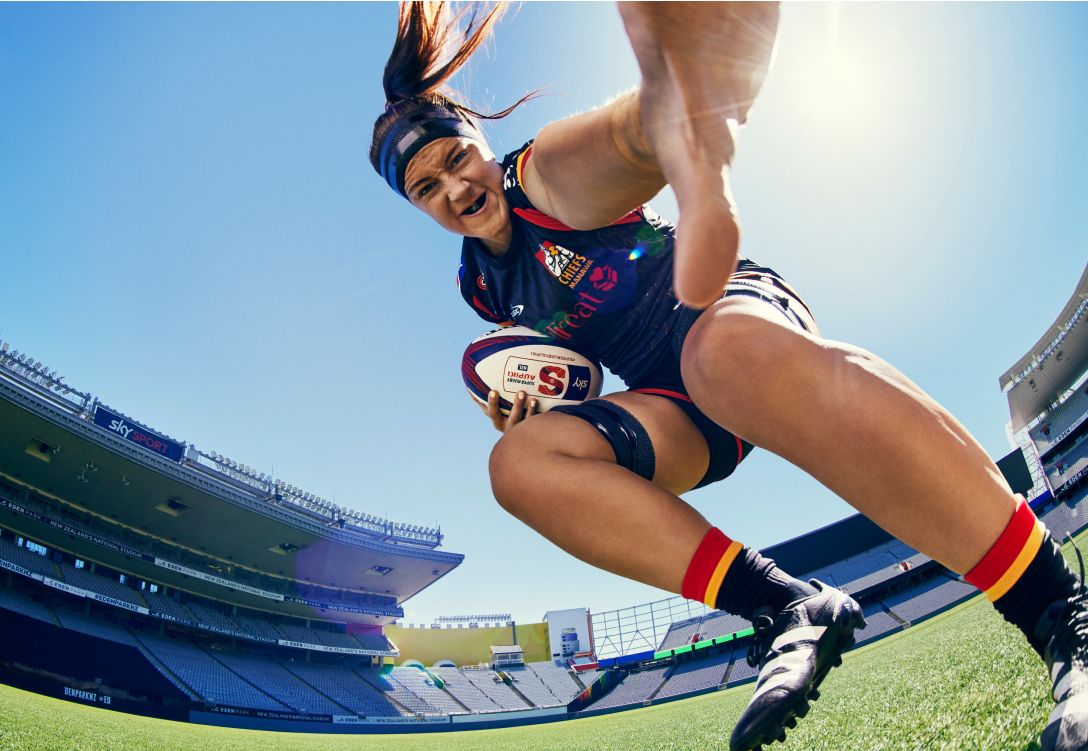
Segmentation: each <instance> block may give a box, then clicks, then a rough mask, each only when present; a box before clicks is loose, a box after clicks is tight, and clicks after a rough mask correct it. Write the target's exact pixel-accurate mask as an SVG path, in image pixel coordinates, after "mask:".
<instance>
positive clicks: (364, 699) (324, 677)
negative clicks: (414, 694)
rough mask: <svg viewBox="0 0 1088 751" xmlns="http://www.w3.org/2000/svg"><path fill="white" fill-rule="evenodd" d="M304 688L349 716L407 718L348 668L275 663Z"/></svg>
mask: <svg viewBox="0 0 1088 751" xmlns="http://www.w3.org/2000/svg"><path fill="white" fill-rule="evenodd" d="M277 662H278V663H279V664H280V665H281V666H283V667H284V668H286V669H287V670H289V671H291V672H292V673H293V674H294V675H295V676H296V677H297V678H299V679H300V680H301V681H302V682H303V683H305V684H306V685H307V686H310V687H311V688H312V689H314V690H315V691H317V692H318V693H319V694H321V695H322V696H327V697H328V698H329V699H331V700H332V701H335V702H336V703H337V704H339V705H341V706H343V707H347V708H348V710H349V712H351V713H352V714H356V715H360V716H367V717H369V716H375V717H397V716H400V715H405V714H410V713H409V712H408V711H407V710H405V709H404V708H403V707H398V706H397V705H396V704H394V703H393V702H391V701H390V700H389V697H387V696H386V695H385V694H383V693H381V692H380V691H378V690H376V689H375V688H373V687H372V686H371V685H370V684H369V683H367V682H365V681H364V680H362V679H361V678H360V677H359V676H358V675H356V674H355V673H354V672H353V671H351V670H350V669H349V668H346V667H344V666H342V665H321V664H319V663H308V662H301V663H299V662H292V661H289V660H277Z"/></svg>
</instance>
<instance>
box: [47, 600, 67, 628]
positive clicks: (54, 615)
mask: <svg viewBox="0 0 1088 751" xmlns="http://www.w3.org/2000/svg"><path fill="white" fill-rule="evenodd" d="M45 609H46V612H48V613H49V617H50V618H52V619H53V625H54V626H56V627H57V628H64V624H62V623H61V622H60V618H58V617H57V611H55V610H53V606H52V605H50V604H49V603H48V602H47V603H46V604H45Z"/></svg>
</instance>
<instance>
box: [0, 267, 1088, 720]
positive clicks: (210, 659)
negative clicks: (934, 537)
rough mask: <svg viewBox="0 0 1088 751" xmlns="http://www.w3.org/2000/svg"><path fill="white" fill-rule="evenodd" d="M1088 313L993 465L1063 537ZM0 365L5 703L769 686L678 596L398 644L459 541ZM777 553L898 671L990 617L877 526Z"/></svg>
mask: <svg viewBox="0 0 1088 751" xmlns="http://www.w3.org/2000/svg"><path fill="white" fill-rule="evenodd" d="M1086 298H1088V269H1086V270H1085V272H1084V274H1083V275H1082V276H1081V279H1080V282H1079V284H1078V286H1077V289H1076V292H1075V293H1074V294H1073V296H1072V297H1071V298H1070V300H1069V301H1068V303H1067V304H1066V306H1065V308H1064V309H1063V311H1062V313H1061V314H1060V316H1059V317H1058V320H1057V322H1056V323H1055V324H1054V326H1053V327H1051V328H1050V329H1048V330H1047V331H1046V332H1045V333H1044V334H1043V336H1042V337H1041V338H1040V340H1039V341H1038V342H1037V343H1036V345H1035V346H1034V347H1033V348H1032V349H1031V350H1030V351H1029V352H1028V353H1027V354H1025V355H1024V357H1022V358H1021V359H1020V360H1019V361H1018V362H1017V363H1016V364H1015V365H1013V366H1012V367H1011V368H1010V369H1009V370H1008V371H1007V372H1006V373H1004V374H1002V376H1001V378H1000V384H1001V387H1002V389H1003V390H1004V392H1005V393H1006V396H1007V398H1008V402H1009V407H1010V416H1011V419H1010V421H1009V423H1008V426H1007V429H1008V432H1009V435H1010V438H1011V439H1012V440H1014V441H1015V443H1016V446H1017V448H1015V449H1014V450H1013V451H1012V452H1011V453H1010V454H1009V455H1008V456H1006V457H1004V458H1003V459H1002V460H1001V461H1000V462H999V465H998V466H999V467H1000V468H1001V470H1002V472H1003V473H1004V474H1005V476H1006V479H1007V480H1008V481H1009V483H1010V485H1011V486H1012V487H1013V488H1014V489H1015V490H1017V491H1019V492H1023V493H1025V495H1026V497H1027V498H1028V499H1029V501H1030V503H1031V505H1032V506H1033V508H1034V509H1035V511H1036V513H1037V514H1039V515H1040V516H1041V518H1042V519H1043V520H1044V521H1045V523H1046V524H1047V526H1048V527H1049V528H1050V529H1051V530H1052V532H1053V533H1054V534H1055V536H1060V537H1064V536H1066V535H1070V536H1071V535H1076V534H1077V533H1079V532H1080V531H1081V530H1082V529H1083V528H1084V527H1086V526H1088V514H1082V513H1081V512H1082V511H1084V510H1086V509H1088V502H1086V501H1085V499H1086V498H1088V487H1085V482H1084V480H1085V479H1086V478H1088V389H1086V386H1085V382H1086V381H1088V336H1086V335H1085V334H1084V327H1083V326H1078V324H1080V323H1082V321H1083V318H1084V315H1085V312H1086V311H1088V300H1086ZM0 351H2V353H3V354H2V360H0V364H2V368H0V424H2V425H3V426H4V427H3V430H2V431H0V507H2V509H3V512H4V516H3V521H2V522H0V567H2V568H3V569H4V573H5V579H4V581H3V588H2V589H0V608H2V616H3V620H2V621H0V629H2V631H0V650H2V651H0V678H2V680H3V682H4V683H5V684H7V685H8V686H11V687H15V688H18V689H21V690H23V691H27V692H34V693H36V694H41V695H43V696H49V697H54V698H56V699H62V700H64V701H67V702H70V703H74V704H81V705H87V706H93V707H95V708H96V709H98V710H103V711H112V712H117V713H125V714H132V715H143V716H146V717H151V718H159V719H162V720H170V721H174V722H183V723H191V724H197V725H211V726H218V727H222V728H239V729H248V730H260V731H284V732H292V733H350V734H374V733H434V732H451V731H463V730H480V729H496V728H505V727H515V726H521V725H536V724H541V723H552V722H557V721H567V720H577V719H582V718H590V717H599V716H602V715H608V714H613V713H619V712H627V711H630V710H638V709H642V708H645V707H651V706H655V705H661V704H668V703H671V702H675V701H681V700H685V699H691V698H693V697H697V696H700V695H703V694H710V693H718V692H720V691H728V690H729V689H731V688H734V687H740V686H743V685H744V684H748V683H751V682H753V681H754V680H755V679H756V672H757V671H756V669H754V668H752V667H750V666H749V665H748V664H747V662H746V661H745V654H746V652H747V648H748V640H749V638H750V637H751V635H752V628H751V624H750V623H748V622H747V621H744V620H743V619H741V618H739V617H737V616H732V615H728V614H725V613H719V612H716V611H712V610H709V609H708V608H706V606H703V605H701V604H697V603H693V602H691V601H688V600H684V599H683V598H680V597H675V598H672V599H668V600H663V601H658V602H652V603H647V604H644V605H637V606H634V607H631V608H625V609H621V610H613V611H605V612H595V611H593V610H591V609H574V610H570V609H567V610H552V611H547V612H546V614H545V616H544V618H543V619H542V621H541V622H539V623H529V624H517V623H515V622H513V621H511V620H509V618H510V616H509V615H505V614H494V615H469V616H459V617H457V616H455V617H446V618H440V619H438V620H436V622H435V623H432V624H411V623H408V624H405V623H404V622H403V619H404V611H403V604H404V603H405V601H407V600H409V599H410V598H412V597H413V596H415V595H417V594H418V593H420V592H421V591H423V590H424V589H426V588H427V587H431V586H442V584H441V579H442V577H443V576H445V575H446V574H448V573H449V572H450V571H452V570H453V569H455V568H456V567H457V566H458V565H459V564H460V563H461V562H462V560H463V558H464V556H463V555H460V554H456V553H449V552H445V551H443V550H440V549H439V548H441V547H442V542H443V535H442V533H441V531H440V530H438V529H435V528H424V527H420V526H417V525H412V524H407V523H404V522H399V521H391V520H388V519H382V518H377V517H375V516H372V515H369V514H365V513H362V512H360V511H358V510H354V509H349V508H345V507H340V506H336V505H335V504H332V503H329V502H328V501H327V500H325V499H322V498H318V497H315V496H314V495H313V494H312V493H309V492H307V491H306V490H304V489H300V488H298V487H296V486H294V485H292V484H289V483H286V482H284V481H283V480H281V479H278V478H271V477H267V476H265V474H264V473H255V472H254V471H253V470H252V469H250V467H249V465H247V464H245V463H240V462H238V461H235V460H233V459H231V458H229V457H224V456H222V455H221V454H217V453H214V452H212V453H205V452H203V451H201V450H199V449H197V448H196V447H195V446H194V445H193V444H191V443H188V442H185V441H180V440H177V439H174V438H171V437H169V436H168V435H167V434H166V433H165V432H163V431H159V430H155V429H152V428H150V427H147V426H145V425H143V424H142V423H140V422H139V421H138V420H136V419H135V418H133V417H131V416H129V415H128V414H126V413H125V412H124V411H122V409H120V408H115V407H112V406H106V405H104V404H102V403H100V402H98V401H97V400H95V399H93V397H91V396H90V394H88V393H85V392H83V391H80V390H79V389H78V388H76V387H74V386H72V385H69V384H65V383H63V381H62V380H61V379H59V378H57V375H56V371H52V372H50V370H49V369H48V368H47V367H44V366H43V365H42V364H41V363H40V362H37V361H35V359H34V357H33V356H28V355H27V354H26V353H25V352H20V351H19V350H17V349H14V348H13V345H12V344H9V343H7V342H5V343H3V345H2V347H0ZM241 527H245V528H246V529H248V530H250V531H249V533H248V534H247V535H245V536H244V537H238V536H237V535H236V534H234V533H233V530H235V529H238V528H241ZM763 552H764V553H766V554H767V555H768V556H771V557H773V558H774V559H775V560H776V561H777V562H778V564H779V565H780V566H781V567H782V568H783V569H785V570H786V571H789V572H795V573H796V574H798V575H803V576H804V577H805V578H816V579H819V580H821V581H823V582H826V583H829V584H832V585H833V586H836V587H838V588H839V589H841V590H843V591H845V592H848V593H849V594H851V595H852V596H853V597H854V598H855V599H856V600H857V601H858V602H859V603H861V604H862V606H863V608H864V612H865V617H866V621H867V624H868V625H867V626H866V628H865V629H864V630H863V631H861V632H860V638H859V639H858V645H857V646H858V647H863V646H865V645H874V647H875V648H876V649H887V650H895V649H896V644H902V642H901V641H898V642H897V641H896V640H894V639H888V637H893V636H896V635H902V634H904V633H910V631H911V630H912V629H915V628H917V627H918V626H919V625H920V624H924V623H925V622H927V621H928V620H929V619H932V618H934V617H935V616H939V615H941V614H942V613H945V612H946V611H949V610H951V609H955V608H957V606H960V605H966V606H967V607H970V603H973V602H977V601H978V600H979V598H980V597H981V595H980V593H979V592H978V591H977V590H976V589H975V588H974V587H972V586H971V585H969V584H966V583H965V582H964V581H963V580H962V577H958V576H956V575H955V574H953V573H952V572H950V571H949V570H947V569H946V568H944V567H943V566H941V565H940V564H939V563H937V562H936V561H933V560H931V559H930V558H928V557H926V556H925V555H922V554H920V553H918V552H917V551H915V550H914V549H912V548H910V547H909V546H907V545H905V544H904V543H901V542H899V541H898V540H895V539H894V538H892V537H891V536H890V535H888V534H887V533H885V532H883V531H882V530H881V529H880V528H878V527H877V526H876V525H874V524H873V523H872V522H870V521H868V520H867V519H865V518H864V517H862V516H860V515H855V516H852V517H848V518H846V519H843V520H842V521H840V522H837V523H835V524H832V525H830V526H827V527H824V528H822V529H818V530H814V531H812V532H810V533H808V534H806V535H803V536H801V537H798V538H795V539H792V540H788V541H785V542H782V543H780V544H778V545H775V546H772V547H771V548H768V549H766V550H765V551H763ZM360 572H361V574H360ZM964 612H970V611H964ZM885 640H887V641H888V642H889V645H888V646H886V647H884V646H883V642H884V641H885ZM28 696H29V695H28ZM12 700H13V697H11V696H9V697H8V699H7V701H12Z"/></svg>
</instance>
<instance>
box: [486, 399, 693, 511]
mask: <svg viewBox="0 0 1088 751" xmlns="http://www.w3.org/2000/svg"><path fill="white" fill-rule="evenodd" d="M601 398H602V399H604V400H607V401H609V402H612V403H613V404H617V405H619V406H620V407H623V408H624V409H625V410H627V411H628V412H630V413H631V414H632V415H633V416H634V417H635V419H637V420H638V421H639V422H640V423H642V426H643V427H644V428H645V429H646V432H647V433H648V434H649V437H650V441H651V443H652V444H653V449H654V477H653V483H654V484H655V485H657V486H658V487H660V488H662V489H664V490H667V491H669V492H670V493H673V494H675V495H680V494H681V493H685V492H687V491H688V490H691V489H692V488H693V487H695V485H696V484H697V483H698V482H699V481H700V480H701V479H702V477H703V475H704V474H705V473H706V470H707V466H708V464H709V461H710V453H709V449H708V448H707V444H706V440H705V439H704V438H703V435H702V433H700V432H699V430H698V429H697V428H696V427H695V424H694V423H693V422H692V421H691V419H690V418H689V417H688V416H687V415H686V414H684V411H683V410H682V409H680V407H678V406H676V405H675V404H674V403H673V402H671V401H670V400H668V399H665V398H663V397H660V396H652V395H649V394H635V393H631V392H628V391H622V392H618V393H615V394H609V395H607V396H604V397H601ZM541 451H553V452H556V453H560V454H565V455H568V456H574V457H577V458H584V459H599V460H602V461H609V462H612V463H614V462H615V461H616V458H615V453H614V452H613V450H612V447H611V446H610V445H609V443H608V441H607V440H605V438H604V436H602V435H601V434H600V433H599V432H598V431H597V429H596V428H594V427H593V426H592V425H590V424H589V423H588V422H586V421H585V420H582V419H580V418H578V417H575V416H573V415H568V414H561V413H553V412H545V413H543V414H540V415H534V416H532V417H531V418H529V419H527V420H524V421H523V422H521V423H519V424H518V425H516V426H515V427H514V428H512V429H511V430H510V431H508V432H507V434H506V435H504V436H503V437H502V438H501V439H500V440H499V443H498V444H497V445H496V447H495V453H494V454H493V456H492V475H493V480H494V479H496V478H495V477H494V475H495V474H496V472H504V471H516V467H517V466H518V465H520V466H524V464H522V462H524V461H527V460H528V457H531V456H534V455H538V454H539V452H541Z"/></svg>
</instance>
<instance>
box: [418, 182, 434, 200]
mask: <svg viewBox="0 0 1088 751" xmlns="http://www.w3.org/2000/svg"><path fill="white" fill-rule="evenodd" d="M433 187H434V183H430V184H428V185H424V186H423V187H422V188H420V189H419V192H418V193H416V198H423V197H424V196H426V195H427V194H428V193H430V192H431V188H433Z"/></svg>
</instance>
